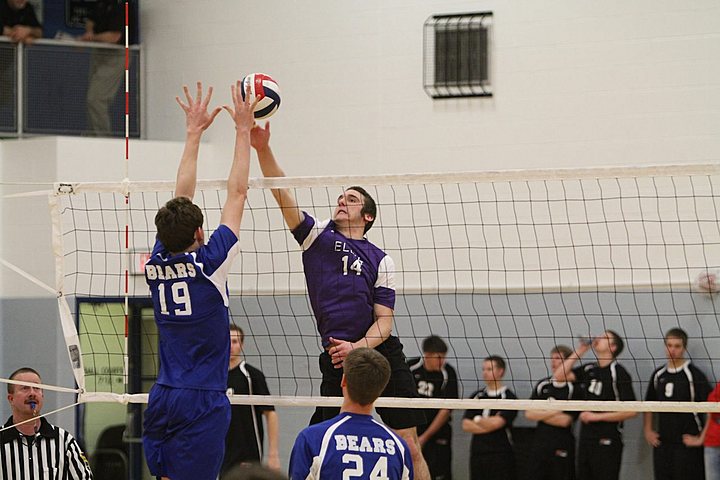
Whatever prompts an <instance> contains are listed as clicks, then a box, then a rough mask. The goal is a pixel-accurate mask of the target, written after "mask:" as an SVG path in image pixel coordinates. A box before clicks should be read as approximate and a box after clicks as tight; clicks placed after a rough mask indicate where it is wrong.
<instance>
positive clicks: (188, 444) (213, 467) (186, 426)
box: [143, 384, 230, 480]
mask: <svg viewBox="0 0 720 480" xmlns="http://www.w3.org/2000/svg"><path fill="white" fill-rule="evenodd" d="M229 425H230V401H229V400H228V398H227V394H226V393H225V392H216V391H210V390H194V389H183V388H171V387H166V386H163V385H157V384H155V385H154V386H153V387H152V389H151V390H150V397H149V400H148V408H147V410H145V420H144V422H143V448H144V450H145V459H146V460H147V464H148V468H149V469H150V473H151V474H152V475H154V476H156V477H169V478H171V479H172V480H203V479H208V480H215V479H216V478H217V477H218V474H219V473H220V467H221V466H222V460H223V455H224V454H225V435H226V434H227V430H228V427H229Z"/></svg>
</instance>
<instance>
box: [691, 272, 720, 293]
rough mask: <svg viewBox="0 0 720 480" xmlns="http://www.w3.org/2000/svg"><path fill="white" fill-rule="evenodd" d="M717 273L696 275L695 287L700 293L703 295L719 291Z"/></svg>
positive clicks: (719, 285) (719, 283) (719, 284)
mask: <svg viewBox="0 0 720 480" xmlns="http://www.w3.org/2000/svg"><path fill="white" fill-rule="evenodd" d="M719 276H720V275H718V272H712V271H707V272H702V273H701V274H700V275H698V278H697V280H696V281H695V285H696V287H697V288H698V290H700V291H701V292H705V293H717V292H718V291H720V282H719V279H718V277H719Z"/></svg>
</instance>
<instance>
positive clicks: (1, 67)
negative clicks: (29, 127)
mask: <svg viewBox="0 0 720 480" xmlns="http://www.w3.org/2000/svg"><path fill="white" fill-rule="evenodd" d="M0 25H2V35H4V36H6V37H9V38H10V40H11V41H12V42H13V43H25V44H27V43H31V42H32V41H33V40H35V39H36V38H40V37H42V25H40V22H39V21H38V18H37V16H36V15H35V9H34V8H33V6H32V5H30V4H29V3H27V0H0ZM0 46H2V44H0ZM15 75H17V74H16V70H15V56H14V54H13V52H12V51H11V50H10V49H7V48H2V49H0V122H1V123H2V124H6V122H7V121H8V120H6V118H8V119H12V118H14V110H11V109H10V108H9V107H12V106H13V103H14V101H16V100H15V99H16V97H15V89H16V87H15V78H14V77H15Z"/></svg>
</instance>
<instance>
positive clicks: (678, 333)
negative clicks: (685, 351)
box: [665, 327, 688, 348]
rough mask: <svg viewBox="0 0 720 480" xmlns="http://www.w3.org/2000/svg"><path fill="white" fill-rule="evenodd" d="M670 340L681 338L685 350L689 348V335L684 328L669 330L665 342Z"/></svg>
mask: <svg viewBox="0 0 720 480" xmlns="http://www.w3.org/2000/svg"><path fill="white" fill-rule="evenodd" d="M668 338H679V339H680V340H682V343H683V348H687V344H688V334H687V333H686V332H685V330H683V329H682V328H678V327H675V328H671V329H670V330H668V331H667V333H666V334H665V340H667V339H668Z"/></svg>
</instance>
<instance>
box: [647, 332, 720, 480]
mask: <svg viewBox="0 0 720 480" xmlns="http://www.w3.org/2000/svg"><path fill="white" fill-rule="evenodd" d="M687 341H688V336H687V333H685V331H684V330H682V329H680V328H672V329H670V330H669V331H668V332H667V333H666V334H665V353H666V355H667V358H668V361H667V363H666V364H665V365H663V366H662V367H660V368H658V369H656V370H655V371H654V372H653V374H652V377H650V383H649V384H648V388H647V393H646V395H645V400H648V401H660V402H704V401H705V400H706V399H707V397H708V395H709V394H710V391H711V390H712V389H711V388H710V383H708V380H707V377H706V376H705V374H704V373H703V372H702V371H701V370H700V369H698V368H697V367H696V366H695V365H693V364H692V362H690V360H688V359H686V358H685V353H686V352H687V350H686V349H687ZM654 416H655V417H656V418H657V421H658V428H657V430H655V429H654V428H653V417H654ZM703 421H704V415H701V414H698V413H658V414H653V413H652V412H645V415H644V429H643V430H644V434H645V440H647V442H648V444H650V446H652V447H653V465H654V470H655V479H656V480H681V479H682V480H685V479H687V480H703V479H704V478H705V467H704V460H703V449H702V447H701V446H697V447H690V446H687V445H686V443H685V442H686V440H685V437H686V436H687V435H692V436H697V435H700V433H701V432H702V430H703Z"/></svg>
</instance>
